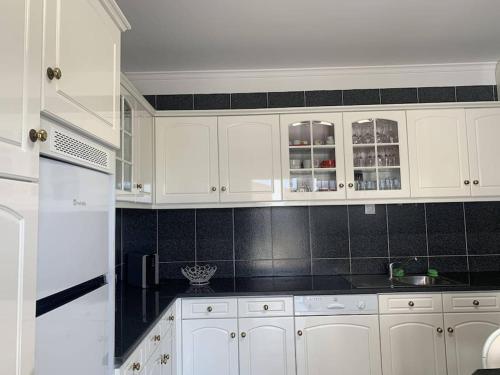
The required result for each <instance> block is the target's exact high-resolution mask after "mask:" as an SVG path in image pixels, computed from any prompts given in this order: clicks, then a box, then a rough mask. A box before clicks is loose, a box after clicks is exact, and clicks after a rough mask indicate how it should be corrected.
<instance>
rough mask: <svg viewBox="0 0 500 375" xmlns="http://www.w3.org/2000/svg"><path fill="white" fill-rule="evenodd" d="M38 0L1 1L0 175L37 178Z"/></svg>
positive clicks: (38, 111) (39, 9)
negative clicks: (32, 134) (32, 131)
mask: <svg viewBox="0 0 500 375" xmlns="http://www.w3.org/2000/svg"><path fill="white" fill-rule="evenodd" d="M41 14H42V6H41V2H40V1H35V0H6V1H3V2H2V22H1V23H0V44H1V45H2V51H3V53H2V58H1V59H0V68H1V70H2V71H3V72H5V73H6V74H4V77H3V79H2V85H1V86H0V176H3V177H11V178H12V177H14V178H28V179H37V178H38V142H36V143H33V142H31V141H30V139H29V137H28V134H29V131H30V129H35V130H39V126H40V58H41V43H42V38H41V33H42V24H41Z"/></svg>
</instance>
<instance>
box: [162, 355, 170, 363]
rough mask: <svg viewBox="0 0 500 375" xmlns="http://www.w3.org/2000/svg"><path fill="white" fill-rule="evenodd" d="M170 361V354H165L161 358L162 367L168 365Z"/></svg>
mask: <svg viewBox="0 0 500 375" xmlns="http://www.w3.org/2000/svg"><path fill="white" fill-rule="evenodd" d="M169 359H170V355H169V354H163V355H162V356H161V360H160V362H161V364H162V365H166V364H167V362H168V360H169Z"/></svg>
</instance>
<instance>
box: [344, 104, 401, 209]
mask: <svg viewBox="0 0 500 375" xmlns="http://www.w3.org/2000/svg"><path fill="white" fill-rule="evenodd" d="M344 136H345V141H344V145H345V170H346V180H347V198H348V199H366V198H405V197H409V196H410V178H409V173H410V171H409V167H408V144H407V134H406V115H405V112H404V111H381V112H350V113H344Z"/></svg>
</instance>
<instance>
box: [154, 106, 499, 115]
mask: <svg viewBox="0 0 500 375" xmlns="http://www.w3.org/2000/svg"><path fill="white" fill-rule="evenodd" d="M447 108H449V109H453V108H455V109H456V108H465V109H470V108H500V102H462V103H417V104H372V105H359V106H356V105H350V106H330V107H290V108H258V109H223V110H199V111H197V110H187V111H161V110H160V111H158V110H157V111H155V112H154V116H155V117H195V116H241V115H270V114H278V115H279V114H293V113H298V114H300V113H308V114H309V113H325V112H360V111H370V112H373V111H406V110H420V109H447Z"/></svg>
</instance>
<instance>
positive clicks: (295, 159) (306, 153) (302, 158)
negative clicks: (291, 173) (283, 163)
mask: <svg viewBox="0 0 500 375" xmlns="http://www.w3.org/2000/svg"><path fill="white" fill-rule="evenodd" d="M289 155H290V156H289V157H290V160H289V161H290V169H291V170H296V169H310V168H311V167H312V164H311V149H310V148H306V149H303V148H293V149H290V153H289Z"/></svg>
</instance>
